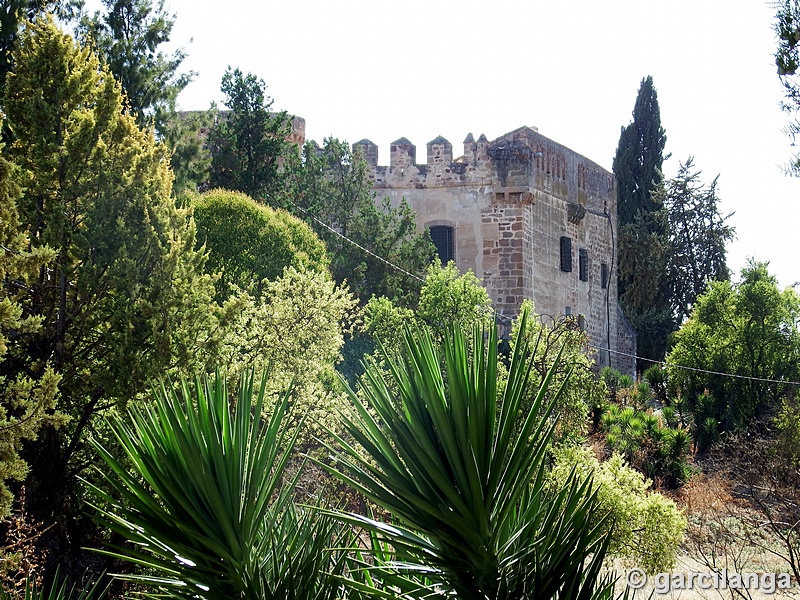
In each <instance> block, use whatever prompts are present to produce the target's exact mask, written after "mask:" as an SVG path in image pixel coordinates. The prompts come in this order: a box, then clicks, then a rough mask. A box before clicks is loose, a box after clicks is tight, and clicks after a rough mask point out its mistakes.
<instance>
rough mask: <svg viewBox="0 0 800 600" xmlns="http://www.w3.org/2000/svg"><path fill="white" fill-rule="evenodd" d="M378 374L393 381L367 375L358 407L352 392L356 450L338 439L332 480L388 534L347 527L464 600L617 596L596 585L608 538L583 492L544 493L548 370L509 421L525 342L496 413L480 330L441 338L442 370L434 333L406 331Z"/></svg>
mask: <svg viewBox="0 0 800 600" xmlns="http://www.w3.org/2000/svg"><path fill="white" fill-rule="evenodd" d="M526 318H527V315H523V319H526ZM523 326H524V322H523ZM557 362H558V361H556V363H557ZM441 364H444V369H442V368H441V366H440V365H441ZM386 365H387V368H388V373H389V375H388V376H384V375H383V373H382V372H381V371H380V370H379V369H368V370H367V373H366V377H365V382H364V386H363V397H364V398H365V400H366V406H364V405H363V404H362V403H361V401H360V400H359V398H358V397H357V396H356V394H355V393H354V392H352V390H351V391H350V394H351V396H352V400H353V404H354V406H355V412H354V414H353V415H351V416H350V418H349V419H348V420H347V429H348V431H349V433H350V434H351V435H352V436H353V437H354V438H355V440H356V441H357V443H358V446H360V448H358V447H357V446H355V445H348V444H347V443H346V442H345V441H344V440H342V439H339V440H338V447H332V448H331V450H332V451H333V453H334V455H335V457H336V459H337V463H338V466H337V467H335V468H332V469H331V470H332V471H333V472H334V473H336V474H337V475H338V476H339V477H340V478H342V479H343V480H344V481H346V482H348V483H349V484H350V485H352V486H353V487H354V488H355V489H357V490H359V491H360V492H361V493H363V494H364V495H365V496H366V497H367V498H369V499H370V500H372V501H373V502H375V503H377V504H378V505H380V506H382V507H383V508H384V509H386V510H387V511H389V512H390V513H391V514H392V515H393V516H394V517H395V518H396V523H394V524H385V523H380V522H377V521H373V520H370V519H366V518H364V517H363V516H359V515H350V516H349V519H350V520H351V522H354V523H359V524H362V525H364V526H366V527H368V528H370V529H372V530H373V531H375V532H377V533H378V534H380V535H381V536H383V538H384V539H385V540H386V541H388V542H389V543H390V544H391V546H392V547H393V548H394V551H395V556H396V559H397V561H398V562H403V563H405V566H406V568H409V569H411V570H412V571H414V570H416V571H417V572H418V573H420V574H424V575H425V576H426V577H428V578H430V579H431V580H433V581H434V582H435V584H436V586H435V589H437V590H440V591H441V592H442V593H444V594H447V595H452V594H455V596H456V597H457V598H459V599H464V600H486V599H492V600H494V599H498V600H499V599H505V598H509V599H510V598H556V597H558V598H591V597H598V596H601V595H605V596H609V595H611V594H612V590H611V586H610V582H608V581H603V582H600V585H598V581H599V572H600V568H601V563H602V560H603V558H604V555H605V551H606V549H607V545H608V536H607V534H604V533H601V532H602V531H607V530H608V528H607V527H604V524H603V521H604V517H602V516H601V515H598V514H597V513H598V510H599V509H598V503H597V500H596V497H595V496H594V494H592V493H591V491H590V483H589V481H588V480H579V479H578V478H577V477H576V476H574V474H573V476H572V477H571V478H570V479H569V481H568V483H567V484H566V485H565V486H564V487H563V488H562V489H561V490H559V491H557V492H555V493H548V492H547V490H546V489H545V485H544V478H545V475H546V471H547V468H546V463H547V457H546V453H547V448H548V445H549V443H550V440H551V437H552V434H553V429H554V426H555V419H554V418H553V403H554V402H555V399H554V400H553V401H551V402H548V403H546V402H545V400H544V398H545V396H546V390H547V386H548V385H549V382H550V378H551V376H552V372H553V370H552V369H551V371H550V373H549V374H548V376H547V377H546V378H545V380H544V382H543V384H542V386H541V388H540V390H539V392H538V394H537V395H536V398H535V400H534V403H533V405H532V406H530V409H529V412H528V414H527V415H526V416H525V417H524V421H523V424H522V426H521V427H520V426H519V425H518V423H517V420H518V417H519V415H518V412H519V409H520V406H521V403H522V401H523V398H524V396H525V391H526V387H527V386H528V384H529V380H530V372H531V357H530V355H529V352H528V348H527V346H526V343H525V342H524V340H522V336H520V338H519V339H518V340H517V344H516V347H515V348H514V352H513V355H512V358H511V366H510V370H509V374H508V379H507V383H506V385H505V387H504V389H503V390H502V394H501V396H500V402H499V403H498V389H497V372H496V368H497V339H496V333H495V332H494V331H492V332H491V333H490V334H489V335H488V339H487V336H485V335H484V332H483V331H481V330H480V329H479V328H475V330H474V332H473V334H472V337H471V340H468V339H467V336H465V335H464V334H463V333H462V332H461V330H460V329H458V328H457V327H451V328H449V329H448V330H447V332H446V335H445V339H444V361H443V363H442V362H440V356H439V355H438V353H437V350H436V348H435V345H434V343H433V341H432V339H431V337H430V335H429V334H427V333H426V332H424V331H420V330H413V331H412V330H407V331H406V332H405V343H404V349H403V352H401V353H400V354H397V355H391V356H387V357H386ZM392 390H398V392H396V393H395V392H393V391H392ZM555 396H556V399H557V396H558V395H557V394H556V395H555Z"/></svg>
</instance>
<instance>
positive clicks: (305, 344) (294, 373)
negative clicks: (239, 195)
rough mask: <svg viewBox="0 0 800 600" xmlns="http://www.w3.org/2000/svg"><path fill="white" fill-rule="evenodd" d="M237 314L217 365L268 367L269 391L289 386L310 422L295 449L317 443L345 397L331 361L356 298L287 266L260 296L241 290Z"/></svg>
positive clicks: (326, 278) (318, 275) (321, 276)
mask: <svg viewBox="0 0 800 600" xmlns="http://www.w3.org/2000/svg"><path fill="white" fill-rule="evenodd" d="M232 302H235V303H237V304H241V305H242V307H241V310H240V312H239V313H238V316H237V317H236V318H235V319H234V320H233V322H232V323H230V324H229V325H228V327H227V328H226V332H225V335H224V338H223V340H222V344H221V347H220V358H219V361H220V365H221V366H223V367H224V368H225V369H226V370H227V371H228V372H230V373H237V372H240V371H241V370H242V369H251V368H256V369H260V370H263V369H267V368H272V370H273V373H274V374H273V376H272V377H271V378H270V386H272V387H271V388H270V392H271V393H277V391H279V390H281V389H283V388H285V387H288V386H289V385H290V384H291V385H292V402H293V403H294V405H295V406H296V407H297V409H298V411H302V412H303V413H308V415H309V417H310V418H309V420H308V421H307V424H306V427H304V428H303V431H302V432H301V434H300V447H301V449H302V450H303V451H310V450H311V448H312V447H317V446H318V444H317V443H316V441H315V438H314V436H315V435H316V436H319V435H320V434H321V433H322V429H321V427H320V426H319V424H320V423H321V422H322V423H324V422H329V421H330V415H332V414H338V413H339V412H341V410H342V406H343V404H344V403H345V402H346V399H345V398H344V396H343V395H342V393H341V391H340V390H339V388H338V387H337V386H335V385H334V382H335V374H334V365H335V364H336V363H337V362H338V361H339V360H340V358H341V350H342V346H343V345H344V341H345V335H347V334H348V333H349V332H350V329H351V326H352V324H353V321H354V319H355V318H356V314H355V307H356V300H355V298H353V297H352V296H351V295H350V293H349V292H348V291H347V289H346V288H342V287H340V286H337V285H336V284H335V282H334V281H333V280H332V279H331V278H330V275H328V274H327V273H325V272H319V271H298V270H296V269H294V268H293V267H288V268H287V269H286V270H285V272H284V273H283V275H282V276H281V277H279V278H278V279H276V280H275V281H270V282H267V283H266V284H265V286H264V290H263V293H262V296H261V298H260V299H256V298H253V297H252V296H249V295H247V294H241V295H239V296H237V297H236V298H234V299H232Z"/></svg>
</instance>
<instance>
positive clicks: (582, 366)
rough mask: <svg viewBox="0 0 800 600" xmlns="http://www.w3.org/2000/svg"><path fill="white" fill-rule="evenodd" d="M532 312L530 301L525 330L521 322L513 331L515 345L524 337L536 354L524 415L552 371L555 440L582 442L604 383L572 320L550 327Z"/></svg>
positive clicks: (525, 307) (525, 306)
mask: <svg viewBox="0 0 800 600" xmlns="http://www.w3.org/2000/svg"><path fill="white" fill-rule="evenodd" d="M533 309H534V306H533V303H532V302H531V301H530V300H526V301H525V302H523V304H522V310H523V312H528V313H529V314H530V315H531V317H532V318H530V319H528V320H527V322H526V328H525V329H524V330H523V329H521V327H522V324H523V320H522V319H516V320H515V321H514V323H513V324H512V328H511V340H512V344H513V343H514V341H515V340H516V338H517V337H520V336H521V337H523V338H524V339H525V342H526V343H527V344H530V347H531V352H532V354H533V371H532V372H531V384H530V386H529V388H528V392H527V394H526V398H525V400H524V401H523V408H522V414H523V415H524V414H527V411H528V410H529V407H530V406H532V404H533V401H534V398H535V390H538V389H539V387H540V385H541V383H542V382H543V381H544V380H545V377H547V375H548V373H550V371H551V370H552V375H551V378H552V385H551V387H550V388H549V389H548V392H547V396H546V397H547V399H548V401H549V400H554V401H555V409H554V410H555V413H556V414H557V415H558V428H557V430H556V432H555V437H556V439H557V440H566V439H571V440H572V441H577V440H580V439H582V436H583V435H584V434H585V433H586V427H587V416H588V415H589V411H590V409H591V408H593V407H594V406H597V405H598V404H600V403H601V402H602V399H603V397H604V396H605V394H606V387H605V385H604V383H603V382H602V381H600V380H598V378H597V375H596V374H595V372H594V366H595V365H594V358H593V355H592V354H591V353H590V350H589V338H588V335H587V334H586V332H585V331H581V329H580V327H579V326H578V323H577V322H576V320H575V319H573V318H567V319H562V320H559V321H556V322H553V323H550V324H547V323H545V322H543V320H542V319H540V318H539V317H538V315H536V314H535V313H534V310H533ZM555 390H558V393H557V394H556V393H554V392H555Z"/></svg>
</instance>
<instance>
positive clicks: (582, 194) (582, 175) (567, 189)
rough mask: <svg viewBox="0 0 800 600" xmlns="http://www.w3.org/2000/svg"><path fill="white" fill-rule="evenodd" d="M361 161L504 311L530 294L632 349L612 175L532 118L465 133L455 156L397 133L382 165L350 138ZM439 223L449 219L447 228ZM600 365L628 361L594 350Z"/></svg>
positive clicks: (441, 145)
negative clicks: (620, 283) (490, 133)
mask: <svg viewBox="0 0 800 600" xmlns="http://www.w3.org/2000/svg"><path fill="white" fill-rule="evenodd" d="M353 149H354V151H355V152H360V153H361V154H362V156H363V157H364V158H365V160H366V161H367V163H368V164H369V165H370V166H371V167H372V174H373V181H374V188H375V191H376V192H377V194H378V195H379V196H380V197H384V196H389V197H390V198H391V199H392V201H393V202H395V203H399V202H400V201H401V199H402V198H405V199H406V200H407V201H408V203H409V205H410V206H411V208H412V209H413V210H414V212H415V213H416V215H417V225H418V227H419V229H420V230H422V229H424V228H425V227H430V228H432V231H433V230H436V231H437V233H441V234H443V235H444V237H441V238H440V240H439V242H440V243H439V244H438V245H439V246H440V253H444V254H448V253H449V249H448V248H443V247H442V244H443V243H446V242H442V240H452V242H453V244H452V251H453V254H454V256H453V258H454V260H455V262H456V264H457V265H458V267H459V269H461V270H462V271H466V270H467V269H472V270H473V271H474V272H475V274H476V275H477V276H478V277H480V278H481V279H482V281H483V284H484V285H485V286H486V288H487V290H488V291H489V295H490V297H491V298H492V302H493V304H494V306H495V309H496V310H497V311H498V312H499V313H500V314H501V315H504V316H506V317H514V316H516V315H517V314H518V312H519V307H520V304H521V303H522V301H523V300H524V299H526V298H530V299H532V300H533V302H534V305H535V307H536V311H537V312H538V313H539V314H541V315H542V316H543V318H546V319H547V318H549V319H557V318H560V317H562V316H564V315H565V314H571V315H574V316H576V318H577V319H578V321H579V323H580V324H581V325H582V326H584V327H586V329H587V331H588V334H589V337H590V341H591V343H592V344H593V345H595V346H597V347H600V348H608V347H610V349H611V350H612V351H619V352H625V353H629V354H633V353H634V352H633V350H634V349H635V347H636V345H635V334H634V333H633V329H632V328H631V326H630V324H629V323H628V322H627V319H625V317H624V315H623V314H622V310H621V309H620V307H619V305H618V302H617V284H616V281H617V278H616V264H615V263H616V257H615V244H616V239H615V231H614V227H615V226H616V194H615V190H614V176H613V175H612V174H611V173H609V172H608V171H606V170H605V169H603V168H602V167H600V166H599V165H597V164H595V163H593V162H592V161H590V160H588V159H586V158H585V157H583V156H581V155H580V154H578V153H576V152H574V151H573V150H570V149H569V148H566V147H565V146H562V145H561V144H558V143H556V142H554V141H552V140H550V139H548V138H546V137H544V136H543V135H541V134H539V133H538V131H537V130H536V129H535V128H529V127H521V128H520V129H517V130H515V131H512V132H510V133H508V134H506V135H503V136H501V137H499V138H497V139H496V140H494V141H491V142H490V141H489V140H487V139H486V137H485V136H483V135H481V136H480V137H479V138H478V140H477V141H476V140H475V139H474V138H473V136H472V134H470V135H468V136H467V139H466V140H464V154H463V156H461V157H459V158H457V159H455V160H454V158H453V147H452V145H451V144H450V142H448V141H447V140H446V139H444V138H442V137H437V138H436V139H434V140H432V141H431V142H429V143H428V145H427V162H426V163H425V164H417V160H416V147H415V146H414V145H413V144H412V143H411V142H410V141H409V140H407V139H405V138H400V139H399V140H397V141H395V142H393V143H392V145H391V152H390V157H389V166H388V167H386V166H379V165H378V147H377V146H376V145H375V144H373V143H372V142H370V141H369V140H362V141H360V142H357V143H355V144H353ZM448 228H451V229H448ZM598 361H599V362H600V364H601V366H602V365H607V364H609V363H610V364H611V365H612V366H614V367H615V368H617V369H619V370H621V371H623V372H626V373H633V372H634V362H633V360H632V359H630V358H626V357H624V356H621V355H618V354H614V353H613V352H612V353H610V354H609V353H608V352H599V353H598Z"/></svg>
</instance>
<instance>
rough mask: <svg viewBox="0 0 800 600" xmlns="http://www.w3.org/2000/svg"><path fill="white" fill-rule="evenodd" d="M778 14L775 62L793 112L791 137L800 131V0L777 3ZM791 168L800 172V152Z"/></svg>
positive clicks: (785, 105)
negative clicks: (799, 115)
mask: <svg viewBox="0 0 800 600" xmlns="http://www.w3.org/2000/svg"><path fill="white" fill-rule="evenodd" d="M775 7H776V9H777V10H776V14H775V23H774V26H773V28H774V30H775V34H776V36H777V38H778V47H777V49H776V51H775V64H777V65H778V75H779V76H780V79H781V83H783V87H784V91H785V93H786V95H785V97H784V103H783V109H784V110H785V111H786V112H787V113H788V114H789V115H790V122H789V125H788V126H787V128H786V133H788V134H789V137H790V138H791V139H792V140H795V139H796V138H797V135H798V134H800V120H799V119H798V114H800V74H798V68H800V0H779V1H777V2H775ZM788 170H789V171H790V172H791V173H792V174H794V175H800V154H796V155H795V156H793V157H792V162H791V163H790V164H789V168H788Z"/></svg>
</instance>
